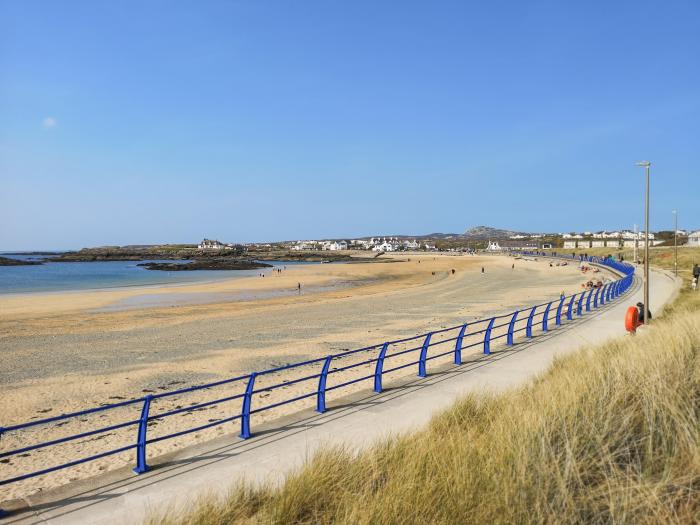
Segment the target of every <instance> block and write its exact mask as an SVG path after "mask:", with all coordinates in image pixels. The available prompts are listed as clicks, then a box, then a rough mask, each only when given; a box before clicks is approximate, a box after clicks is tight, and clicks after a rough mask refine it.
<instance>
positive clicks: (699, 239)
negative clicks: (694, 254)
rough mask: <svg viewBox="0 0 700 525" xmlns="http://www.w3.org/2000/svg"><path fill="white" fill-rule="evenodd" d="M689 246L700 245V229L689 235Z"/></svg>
mask: <svg viewBox="0 0 700 525" xmlns="http://www.w3.org/2000/svg"><path fill="white" fill-rule="evenodd" d="M688 246H700V230H698V231H696V232H693V233H691V234H690V235H688Z"/></svg>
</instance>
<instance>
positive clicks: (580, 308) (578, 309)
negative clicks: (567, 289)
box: [576, 292, 586, 317]
mask: <svg viewBox="0 0 700 525" xmlns="http://www.w3.org/2000/svg"><path fill="white" fill-rule="evenodd" d="M584 297H586V292H581V296H580V297H579V298H578V304H577V305H576V315H578V316H579V317H581V315H583V298H584Z"/></svg>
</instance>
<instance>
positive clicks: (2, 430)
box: [0, 252, 634, 512]
mask: <svg viewBox="0 0 700 525" xmlns="http://www.w3.org/2000/svg"><path fill="white" fill-rule="evenodd" d="M518 253H519V254H521V255H529V256H536V257H549V258H556V259H567V260H575V261H580V262H588V263H591V264H596V265H600V266H604V267H607V268H610V269H613V270H615V271H616V272H618V273H619V274H621V277H620V278H619V279H617V280H615V281H612V282H611V283H606V285H605V286H608V285H610V292H609V293H610V296H609V298H607V297H606V298H604V299H602V300H601V301H600V302H599V301H598V300H597V299H596V301H595V302H594V303H593V308H598V307H599V305H600V306H602V305H604V304H607V303H609V302H610V301H612V300H613V299H615V298H617V297H619V296H620V295H621V294H623V293H624V292H625V291H626V290H627V289H628V288H629V287H630V286H631V284H632V282H633V281H632V280H633V277H634V266H632V265H630V264H628V263H624V262H621V261H615V260H613V259H611V258H599V257H584V256H579V257H573V256H571V257H567V256H563V255H557V254H556V253H553V254H551V255H550V254H546V253H544V252H518ZM612 285H614V286H612ZM599 292H600V290H599ZM591 293H592V291H591ZM579 294H581V295H580V298H579V307H577V308H576V312H575V313H576V316H580V315H582V312H581V308H580V306H581V304H582V300H583V298H584V294H585V292H583V293H581V292H575V293H573V294H570V295H561V296H559V298H557V299H552V300H551V301H547V302H544V303H540V304H537V305H531V306H528V307H526V308H523V309H520V310H514V311H511V312H509V313H507V314H502V315H495V316H490V317H486V318H483V319H479V320H477V321H473V322H463V323H461V324H458V325H455V326H451V327H448V328H441V329H436V330H433V331H431V332H427V333H423V334H419V335H416V336H411V337H405V338H402V339H396V340H392V341H386V342H384V343H380V344H375V345H370V346H365V347H362V348H357V349H354V350H346V351H343V352H339V353H336V354H330V355H327V356H324V357H319V358H315V359H309V360H306V361H301V362H297V363H290V364H287V365H283V366H279V367H275V368H271V369H267V370H263V371H260V372H253V373H250V374H246V375H242V376H237V377H233V378H227V379H223V380H220V381H214V382H211V383H206V384H203V385H193V386H190V387H186V388H181V389H178V390H174V391H171V392H162V393H158V394H152V395H147V396H142V397H139V398H135V399H129V400H125V401H120V402H118V403H110V404H106V405H101V406H99V407H94V408H89V409H85V410H80V411H76V412H70V413H66V414H61V415H57V416H53V417H49V418H45V419H40V420H35V421H29V422H26V423H19V424H15V425H10V426H7V427H0V437H2V436H3V435H4V434H6V433H8V432H14V431H18V430H23V429H26V428H30V427H36V426H39V425H45V424H49V423H53V422H56V421H61V420H65V419H72V418H77V417H81V416H85V415H89V414H94V413H97V412H104V411H107V410H113V409H117V408H123V407H126V406H131V405H135V404H137V403H142V404H143V410H142V414H141V417H140V418H139V419H136V420H130V421H127V422H122V423H117V424H114V425H110V426H107V427H104V428H100V429H93V430H88V431H85V432H82V433H78V434H75V435H72V436H65V437H62V438H57V439H53V440H49V441H46V442H43V443H37V444H34V445H28V446H24V447H19V448H15V449H14V450H10V451H8V452H0V458H2V457H8V456H13V455H16V454H20V453H23V452H26V451H30V450H36V449H39V448H45V447H47V446H52V445H57V444H60V443H65V442H68V441H73V440H75V439H80V438H82V437H87V436H91V435H95V434H100V433H103V432H107V431H110V430H114V429H119V428H124V427H127V426H134V425H139V433H138V436H139V438H138V441H137V443H136V444H133V445H128V446H125V447H120V448H117V449H114V450H109V451H105V452H100V453H98V454H94V455H92V456H88V457H86V458H80V459H77V460H72V461H69V462H67V463H64V464H62V465H57V466H53V467H49V468H44V469H41V470H38V471H36V472H31V473H25V474H22V475H19V476H15V477H13V478H9V479H4V480H0V485H5V484H8V483H13V482H17V481H21V480H24V479H27V478H30V477H34V476H39V475H42V474H46V473H49V472H54V471H56V470H59V469H61V468H68V467H71V466H74V465H77V464H80V463H84V462H86V461H92V460H94V459H100V458H103V457H106V456H109V455H112V454H117V453H121V452H124V451H127V450H131V449H134V448H136V449H137V451H138V452H137V467H136V468H135V469H134V470H135V471H136V472H137V473H141V472H145V471H146V470H148V466H147V465H146V445H147V444H149V443H155V442H158V441H163V440H165V439H171V438H174V437H178V436H181V435H184V434H188V433H191V432H197V431H199V430H202V429H206V428H210V427H213V426H216V425H220V424H223V423H228V422H231V421H234V420H236V419H241V422H242V423H241V424H242V428H243V430H242V432H241V436H242V437H244V438H247V437H250V416H251V414H256V413H259V412H262V411H265V410H270V409H272V408H276V407H279V406H281V405H285V404H288V403H293V402H296V401H299V400H302V399H306V398H309V397H312V396H318V397H319V403H318V407H319V408H318V410H319V411H325V393H326V392H328V391H332V390H336V389H338V388H341V387H344V386H349V385H351V384H354V383H358V382H360V381H365V380H368V379H372V378H374V380H375V390H376V391H381V376H382V375H383V374H386V373H389V372H392V371H395V370H399V369H403V368H406V367H408V366H412V365H416V364H418V365H419V375H420V376H421V377H423V376H425V374H426V368H425V367H426V362H427V361H429V360H432V359H436V358H438V357H443V356H446V355H450V354H454V356H455V364H456V365H460V364H461V351H462V350H463V349H468V348H473V347H476V346H479V345H483V348H484V353H486V354H488V353H490V342H491V341H493V340H496V339H501V338H503V337H507V338H508V343H507V344H509V345H510V344H512V339H513V337H514V334H515V333H519V332H521V331H523V330H526V332H527V337H528V338H529V337H532V329H533V327H534V319H535V317H538V318H539V317H540V316H541V317H542V320H541V321H537V323H538V324H537V326H539V327H540V328H541V331H548V322H549V320H551V319H552V318H551V317H550V312H551V311H552V309H551V306H552V305H554V304H556V303H559V306H558V307H557V308H556V314H555V317H556V319H557V323H556V324H557V325H559V324H561V320H562V307H563V305H564V303H565V302H566V300H567V299H568V300H569V301H570V302H569V305H568V309H569V310H571V309H572V307H573V304H574V299H575V298H576V297H577V296H579ZM590 295H591V294H590V293H589V296H588V298H589V299H590ZM606 295H607V294H606ZM597 297H598V293H596V298H597ZM543 306H546V309H544V310H540V311H537V310H538V309H541V307H543ZM589 308H590V304H587V308H586V310H587V311H588V309H589ZM526 311H527V312H530V313H529V315H528V316H518V315H517V314H520V313H522V312H526ZM504 318H509V319H510V320H509V322H506V323H499V324H498V325H494V323H495V321H496V320H498V319H504ZM571 318H573V315H572V312H567V316H566V319H571ZM523 322H525V323H527V324H526V326H522V327H520V328H517V329H516V328H515V324H517V323H523ZM509 325H510V326H509ZM482 326H484V328H481V327H482ZM504 326H509V328H508V333H505V334H501V335H498V336H494V337H492V336H491V330H492V329H494V328H502V327H504ZM467 327H468V330H467ZM474 328H479V329H478V330H474ZM451 330H460V332H459V335H457V336H455V337H450V338H446V339H441V340H432V339H431V337H432V336H434V335H436V334H442V333H446V332H449V331H451ZM482 334H483V337H480V338H479V339H478V340H477V341H475V342H473V343H471V344H467V345H463V344H462V342H463V339H464V338H467V337H473V336H480V335H482ZM418 339H422V340H423V342H422V343H419V344H418V345H417V346H412V347H411V348H408V349H402V350H401V351H398V352H395V353H387V350H388V348H389V347H392V346H394V345H398V344H402V343H407V342H410V341H414V340H418ZM452 341H457V343H456V345H455V348H454V350H452V349H450V350H448V351H445V352H442V353H440V354H437V355H431V356H428V355H427V353H428V349H429V348H431V347H434V346H437V345H443V344H446V343H449V342H452ZM374 350H380V351H379V354H378V355H377V356H376V357H372V358H370V359H365V360H362V361H360V362H359V363H353V364H350V365H346V366H341V367H337V368H335V369H330V364H331V363H332V362H335V361H336V360H340V359H343V358H345V357H348V356H350V355H354V354H357V353H360V352H371V351H374ZM416 351H420V357H419V359H418V360H417V361H415V362H413V361H412V362H410V363H406V364H401V365H398V366H396V367H394V368H389V369H387V370H383V362H384V360H385V359H387V358H393V357H398V356H400V355H405V354H408V353H411V352H416ZM319 363H323V370H322V371H321V372H320V373H315V374H312V375H309V376H304V377H300V378H296V379H293V380H288V381H283V382H281V383H276V384H273V385H267V386H265V387H260V388H258V389H256V388H255V379H256V377H260V376H263V375H270V374H274V373H278V372H282V371H285V370H290V369H294V368H299V367H302V366H308V365H313V364H319ZM372 363H376V370H375V372H374V373H372V374H370V375H367V376H363V377H360V378H354V379H351V380H349V381H345V382H343V383H340V384H338V385H333V386H331V387H326V385H325V377H326V376H327V375H330V374H333V373H337V372H341V371H345V370H350V369H353V368H357V367H360V366H367V365H371V364H372ZM377 373H378V374H379V377H377ZM321 378H322V380H321ZM313 379H319V387H318V390H317V391H313V392H311V393H309V394H302V395H297V396H295V397H292V398H290V399H284V400H282V401H278V402H275V403H272V404H270V405H265V406H262V407H256V408H254V409H251V406H250V404H251V401H252V397H253V396H254V395H255V394H259V393H261V392H268V391H270V390H274V389H276V388H280V387H284V386H289V385H292V384H296V383H301V382H303V381H309V380H313ZM377 380H379V381H378V382H377ZM238 381H247V384H248V386H247V387H246V391H245V393H241V394H236V395H232V396H226V397H224V398H221V399H216V400H211V401H206V402H203V403H199V404H195V405H190V406H188V407H180V408H176V409H173V410H169V411H166V412H163V413H160V414H150V413H149V410H150V404H151V402H152V401H153V400H157V399H163V398H167V397H172V396H176V395H181V394H185V393H189V392H194V391H199V390H206V389H210V388H214V387H218V386H221V385H225V384H230V383H235V382H238ZM321 389H322V391H321ZM321 394H323V396H322V398H321ZM235 399H243V400H244V402H243V405H244V408H243V411H242V413H240V414H236V415H234V416H231V417H227V418H224V419H220V420H216V421H214V422H210V423H207V424H205V425H200V426H197V427H194V428H190V429H185V430H182V431H177V432H172V433H171V434H167V435H165V436H158V437H156V438H151V439H148V438H147V435H146V431H147V425H148V422H149V421H153V420H156V419H163V418H166V417H169V416H173V415H176V414H179V413H182V412H186V411H192V410H195V409H198V408H203V407H207V406H211V405H214V404H216V403H221V402H225V401H231V400H235ZM0 512H1V511H0Z"/></svg>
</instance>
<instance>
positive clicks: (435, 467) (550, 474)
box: [151, 290, 700, 525]
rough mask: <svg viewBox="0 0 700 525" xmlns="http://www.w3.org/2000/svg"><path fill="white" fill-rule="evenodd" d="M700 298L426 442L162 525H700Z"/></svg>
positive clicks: (310, 473)
mask: <svg viewBox="0 0 700 525" xmlns="http://www.w3.org/2000/svg"><path fill="white" fill-rule="evenodd" d="M699 353H700V292H698V293H691V292H689V291H688V290H684V291H683V292H682V294H681V296H680V298H679V299H678V300H677V302H676V304H675V305H674V306H673V308H672V309H670V310H668V313H667V314H666V315H665V316H664V317H663V318H660V319H658V320H657V321H656V322H655V324H654V325H653V326H651V327H649V328H648V329H645V330H642V331H640V333H639V334H638V335H637V336H634V337H632V336H629V337H624V338H620V339H618V340H615V341H613V342H611V343H608V344H605V345H602V346H598V347H595V348H590V349H587V350H584V351H581V352H578V353H576V354H574V355H571V356H569V357H566V358H564V359H560V360H558V361H556V362H555V364H554V365H553V366H552V368H551V369H550V370H549V371H548V372H547V373H546V374H544V375H543V376H541V377H540V378H538V379H537V380H536V381H534V382H533V383H532V384H531V385H529V386H527V387H525V388H520V389H517V390H513V391H510V392H506V393H503V394H498V395H489V396H483V395H482V396H479V397H476V396H469V397H466V398H465V399H463V400H462V401H460V402H459V403H457V404H456V405H455V406H454V407H453V408H451V409H450V410H448V411H446V412H444V413H443V414H441V415H439V416H438V417H436V418H434V419H433V421H432V423H431V424H430V426H429V428H427V429H426V430H424V431H421V432H417V433H414V434H410V435H407V436H405V437H401V438H396V439H392V440H388V441H384V442H381V443H378V444H377V445H376V446H374V447H373V448H372V449H370V450H367V451H364V452H361V453H359V454H356V453H354V452H353V451H350V450H345V449H330V450H326V451H324V452H323V453H321V454H319V455H317V456H316V457H315V458H314V459H313V460H312V461H311V462H310V463H309V464H308V465H307V466H305V467H304V468H303V469H302V470H300V471H299V472H297V473H294V474H293V475H291V476H289V477H288V479H287V480H286V482H285V483H284V484H283V485H282V486H281V487H251V486H246V485H239V486H237V487H236V488H234V489H233V490H232V492H231V494H230V495H229V496H228V497H227V498H224V499H213V498H210V499H205V500H202V501H200V502H199V503H198V504H196V505H194V508H193V509H192V511H191V512H190V513H189V514H187V515H185V516H176V515H175V514H172V515H166V516H160V517H155V518H153V519H152V520H151V523H152V524H165V523H167V524H171V523H172V524H175V523H177V524H182V525H185V524H187V525H190V524H192V525H193V524H212V525H214V524H234V523H280V524H281V523H285V524H287V523H348V524H349V523H353V524H355V523H367V524H370V523H460V524H461V523H506V522H507V523H513V522H515V523H522V522H569V523H577V522H586V523H608V522H622V523H625V522H626V523H697V522H698V517H700V360H699Z"/></svg>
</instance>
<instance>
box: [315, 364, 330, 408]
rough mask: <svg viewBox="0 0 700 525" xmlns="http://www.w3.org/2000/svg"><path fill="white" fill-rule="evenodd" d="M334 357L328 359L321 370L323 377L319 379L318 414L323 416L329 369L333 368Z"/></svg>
mask: <svg viewBox="0 0 700 525" xmlns="http://www.w3.org/2000/svg"><path fill="white" fill-rule="evenodd" d="M332 359H333V356H332V355H329V356H328V357H326V360H325V361H324V362H323V368H322V369H321V376H320V377H319V378H318V394H317V395H316V412H320V413H321V414H323V413H324V412H325V411H326V378H327V377H328V369H329V368H330V367H331V360H332Z"/></svg>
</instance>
